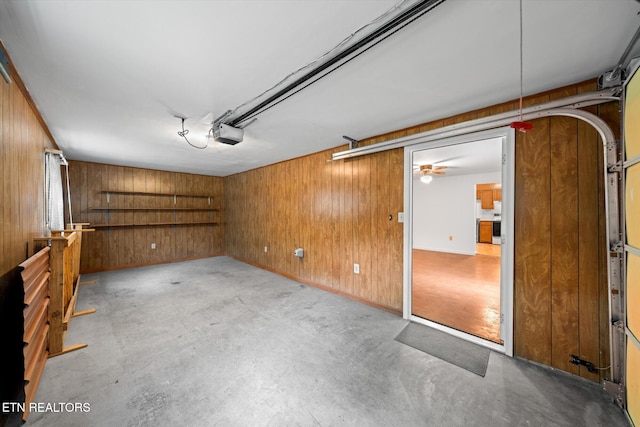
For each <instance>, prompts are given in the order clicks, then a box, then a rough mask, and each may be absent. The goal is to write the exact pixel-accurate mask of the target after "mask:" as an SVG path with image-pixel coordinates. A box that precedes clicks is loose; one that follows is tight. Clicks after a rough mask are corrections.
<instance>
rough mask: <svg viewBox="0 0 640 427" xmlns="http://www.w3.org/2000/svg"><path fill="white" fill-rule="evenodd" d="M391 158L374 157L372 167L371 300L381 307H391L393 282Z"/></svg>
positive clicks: (388, 154)
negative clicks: (374, 209)
mask: <svg viewBox="0 0 640 427" xmlns="http://www.w3.org/2000/svg"><path fill="white" fill-rule="evenodd" d="M390 159H391V157H390V153H389V152H388V151H385V152H382V153H379V154H377V155H376V164H375V167H374V171H375V179H376V184H375V187H376V189H377V201H376V207H377V214H376V216H375V222H374V227H375V229H376V230H377V236H376V238H377V245H376V254H375V255H376V259H375V266H376V270H377V271H376V272H375V275H374V276H375V277H376V279H377V282H376V285H375V287H374V293H373V300H374V301H377V302H378V303H379V304H381V305H385V306H387V307H392V301H393V282H392V281H391V265H390V264H391V257H390V254H391V246H392V245H391V241H390V240H391V228H392V226H393V224H394V222H395V221H397V220H398V218H397V212H392V211H391V210H390V206H389V202H390V197H391V193H390V188H389V187H390V185H391V183H390V174H391V160H390Z"/></svg>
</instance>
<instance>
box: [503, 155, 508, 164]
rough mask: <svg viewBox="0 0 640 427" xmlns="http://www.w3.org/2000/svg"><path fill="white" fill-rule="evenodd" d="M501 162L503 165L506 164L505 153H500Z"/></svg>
mask: <svg viewBox="0 0 640 427" xmlns="http://www.w3.org/2000/svg"><path fill="white" fill-rule="evenodd" d="M502 164H503V165H506V164H507V155H506V154H503V155H502Z"/></svg>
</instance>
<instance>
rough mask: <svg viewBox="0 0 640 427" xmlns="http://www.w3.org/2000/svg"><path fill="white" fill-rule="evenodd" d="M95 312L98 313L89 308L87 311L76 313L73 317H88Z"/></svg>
mask: <svg viewBox="0 0 640 427" xmlns="http://www.w3.org/2000/svg"><path fill="white" fill-rule="evenodd" d="M95 312H96V309H95V308H89V309H87V310H82V311H75V312H74V313H73V315H72V316H71V317H80V316H86V315H87V314H93V313H95Z"/></svg>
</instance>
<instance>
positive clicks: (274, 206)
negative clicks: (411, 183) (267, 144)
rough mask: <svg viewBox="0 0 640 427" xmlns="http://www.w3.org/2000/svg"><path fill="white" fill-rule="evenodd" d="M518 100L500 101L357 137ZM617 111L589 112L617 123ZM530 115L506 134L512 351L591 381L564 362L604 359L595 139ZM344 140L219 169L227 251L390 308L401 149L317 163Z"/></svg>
mask: <svg viewBox="0 0 640 427" xmlns="http://www.w3.org/2000/svg"><path fill="white" fill-rule="evenodd" d="M595 89H596V85H595V83H594V82H593V81H590V82H584V83H580V84H576V85H572V86H570V87H566V88H561V89H558V90H554V91H549V92H545V93H543V94H539V95H535V96H532V97H528V98H526V99H525V104H526V105H532V104H538V103H542V102H546V101H548V100H551V99H556V98H560V97H565V96H569V95H573V94H576V93H579V92H585V91H592V90H595ZM517 108H518V102H517V101H510V102H506V103H503V104H499V105H495V106H491V107H487V108H483V109H480V110H477V111H472V112H468V113H464V114H460V115H458V116H455V117H449V118H445V119H441V120H437V121H433V122H429V123H426V124H422V125H418V126H414V127H411V128H407V129H402V130H398V131H394V132H391V133H388V134H385V135H380V136H376V137H372V138H369V139H366V140H363V141H361V144H362V145H370V144H373V143H377V142H382V141H386V140H390V139H394V138H398V137H402V136H406V135H411V134H415V133H419V132H424V131H427V130H431V129H436V128H440V127H443V126H448V125H451V124H455V123H460V122H464V121H468V120H472V119H476V118H481V117H485V116H489V115H493V114H498V113H502V112H505V111H511V110H515V109H517ZM617 108H618V106H617V104H607V105H605V106H601V107H593V108H592V109H591V110H592V111H594V112H597V113H599V114H600V116H601V117H603V118H604V119H605V120H607V121H608V122H609V123H610V126H611V127H612V128H613V129H614V130H615V131H617V130H618V128H619V123H620V122H619V120H620V119H619V117H618V114H617ZM534 124H535V127H534V129H533V131H530V132H528V133H526V134H521V133H518V134H517V137H516V183H515V185H516V187H515V188H516V195H515V198H516V200H515V204H516V212H515V215H516V219H515V220H516V230H515V233H516V235H515V242H516V245H515V246H516V247H515V251H516V254H515V283H514V286H515V307H514V311H515V313H516V316H515V354H516V355H517V356H520V357H523V358H526V359H529V360H533V361H535V362H539V363H542V364H545V365H548V366H553V367H555V368H558V369H562V370H565V371H568V372H571V373H574V374H578V375H581V376H583V377H585V378H588V379H591V380H594V381H598V380H599V378H600V375H599V374H598V373H596V374H592V373H589V372H588V371H587V369H585V368H579V367H577V366H575V365H571V364H569V363H568V361H569V353H572V354H576V355H579V356H580V357H582V358H584V359H586V360H588V361H590V362H592V363H594V364H595V365H597V366H600V367H606V366H607V365H608V358H609V350H608V308H607V277H606V260H607V258H606V257H607V249H606V242H605V223H604V219H605V218H604V196H603V189H602V182H601V181H602V180H601V179H600V177H601V176H602V149H601V147H602V145H601V142H600V141H599V139H598V136H597V134H596V132H595V130H594V129H592V128H591V127H590V126H589V125H586V124H583V123H579V122H578V120H575V119H568V118H549V119H542V120H537V121H535V122H534ZM344 149H346V147H339V148H337V149H335V150H328V151H324V152H321V153H318V154H314V155H311V156H307V157H303V158H299V159H294V160H290V161H287V162H282V163H278V164H275V165H271V166H267V167H264V168H260V169H256V170H252V171H249V172H245V173H242V174H238V175H233V176H230V177H227V178H225V197H226V202H225V206H226V220H227V227H226V242H227V254H228V255H231V256H234V257H237V258H239V259H242V260H245V261H247V262H250V263H253V264H256V265H259V266H262V267H264V268H267V269H271V270H273V271H276V272H278V273H281V274H284V275H288V276H291V277H295V278H297V279H300V280H302V281H306V282H308V283H311V284H316V285H320V287H324V288H327V289H330V290H333V291H336V292H339V293H342V294H346V295H349V296H352V297H354V298H357V299H361V300H364V301H366V302H368V303H370V304H374V305H378V306H382V307H386V308H390V309H392V310H395V311H397V312H400V310H401V309H402V242H403V236H402V224H399V223H398V222H397V214H398V212H400V211H402V210H403V186H404V184H403V168H404V164H403V152H402V150H401V149H396V150H392V151H387V152H383V153H376V154H372V155H368V156H363V157H358V158H355V159H351V160H345V161H337V162H329V163H327V160H328V159H330V158H331V153H332V152H333V151H342V150H344ZM389 215H393V220H392V221H389V219H388V216H389ZM265 246H267V247H268V252H264V247H265ZM298 246H300V247H303V248H304V249H305V257H304V258H303V259H298V258H296V257H294V256H293V250H294V249H295V248H296V247H298ZM354 263H359V264H360V274H359V275H358V274H354V273H353V264H354ZM602 375H603V377H604V376H606V375H607V371H602Z"/></svg>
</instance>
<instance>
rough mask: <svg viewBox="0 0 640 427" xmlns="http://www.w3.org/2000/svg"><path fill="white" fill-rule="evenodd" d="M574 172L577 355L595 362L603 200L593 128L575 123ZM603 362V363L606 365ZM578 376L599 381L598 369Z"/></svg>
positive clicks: (597, 354)
mask: <svg viewBox="0 0 640 427" xmlns="http://www.w3.org/2000/svg"><path fill="white" fill-rule="evenodd" d="M577 131H578V141H577V150H578V153H577V156H578V157H577V160H578V166H577V175H578V238H579V245H578V298H579V300H578V309H579V314H578V319H579V325H578V326H579V330H578V338H579V356H580V357H581V358H583V359H584V360H588V361H590V362H591V363H593V364H594V365H596V366H601V365H600V336H599V327H600V319H599V317H600V312H599V310H600V309H599V307H598V300H599V291H600V283H599V282H600V275H599V264H598V256H599V244H600V236H599V232H598V227H599V220H600V218H599V216H600V209H599V204H600V203H604V200H600V199H599V197H598V181H599V180H602V167H601V165H599V163H598V150H602V145H601V144H600V143H599V141H598V136H597V133H596V130H595V129H594V128H593V127H592V126H590V125H588V124H586V123H584V122H579V123H578V128H577ZM605 366H606V365H605ZM579 374H580V376H582V377H584V378H587V379H590V380H591V381H596V382H598V381H599V379H600V373H599V372H595V373H591V372H589V371H588V370H587V369H586V368H585V367H579Z"/></svg>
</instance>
